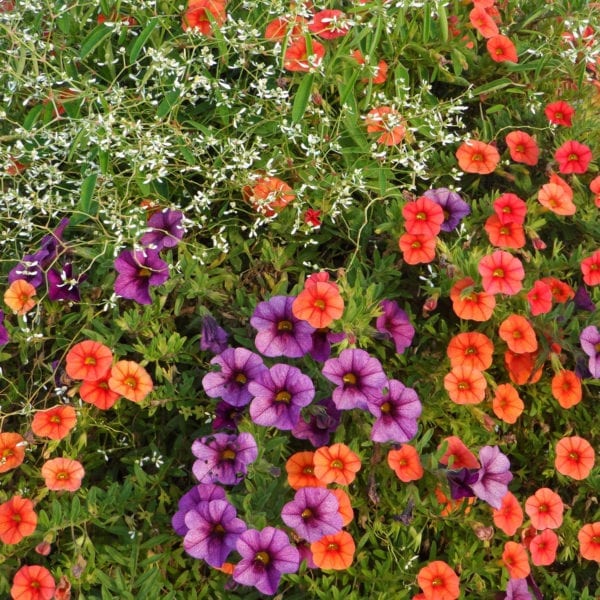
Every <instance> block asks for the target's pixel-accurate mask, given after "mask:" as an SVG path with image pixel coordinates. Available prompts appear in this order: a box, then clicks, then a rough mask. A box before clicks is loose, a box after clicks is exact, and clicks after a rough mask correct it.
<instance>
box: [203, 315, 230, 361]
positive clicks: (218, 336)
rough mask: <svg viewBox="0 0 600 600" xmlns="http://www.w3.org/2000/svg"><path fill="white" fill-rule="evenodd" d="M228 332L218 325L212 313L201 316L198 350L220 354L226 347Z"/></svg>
mask: <svg viewBox="0 0 600 600" xmlns="http://www.w3.org/2000/svg"><path fill="white" fill-rule="evenodd" d="M228 339H229V334H228V333H227V332H226V331H225V330H224V329H223V328H222V327H220V326H219V324H218V323H217V321H216V320H215V318H214V317H213V316H212V315H204V317H202V328H201V330H200V350H204V351H210V352H212V353H213V354H220V353H221V352H223V351H224V350H225V349H226V348H227V340H228Z"/></svg>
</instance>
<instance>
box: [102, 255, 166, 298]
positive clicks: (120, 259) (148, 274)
mask: <svg viewBox="0 0 600 600" xmlns="http://www.w3.org/2000/svg"><path fill="white" fill-rule="evenodd" d="M114 267H115V271H117V273H118V275H117V277H116V279H115V284H114V288H115V293H116V294H117V295H118V296H121V297H122V298H127V299H129V300H134V301H135V302H137V303H138V304H152V297H151V296H150V286H157V285H162V284H163V283H164V282H165V281H167V279H169V265H168V264H167V263H166V262H165V261H164V260H162V259H161V258H160V256H159V254H158V251H157V250H150V249H145V250H135V251H134V250H123V251H122V252H121V253H120V254H119V256H117V258H116V259H115V262H114Z"/></svg>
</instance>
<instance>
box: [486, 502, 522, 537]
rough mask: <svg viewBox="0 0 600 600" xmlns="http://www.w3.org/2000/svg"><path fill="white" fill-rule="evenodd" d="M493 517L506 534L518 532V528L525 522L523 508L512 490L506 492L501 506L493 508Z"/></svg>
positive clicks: (497, 525) (510, 534)
mask: <svg viewBox="0 0 600 600" xmlns="http://www.w3.org/2000/svg"><path fill="white" fill-rule="evenodd" d="M492 518H493V520H494V525H495V526H496V527H498V529H501V530H502V531H503V532H504V533H505V534H506V535H509V536H512V535H515V533H517V529H519V527H521V525H522V524H523V509H522V508H521V505H520V504H519V501H518V500H517V498H516V496H515V495H514V494H513V493H512V492H506V494H504V496H502V504H501V505H500V508H493V509H492Z"/></svg>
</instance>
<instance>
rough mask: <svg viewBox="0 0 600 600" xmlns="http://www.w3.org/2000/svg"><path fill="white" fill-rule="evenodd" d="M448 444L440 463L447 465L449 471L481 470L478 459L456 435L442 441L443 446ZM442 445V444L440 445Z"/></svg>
mask: <svg viewBox="0 0 600 600" xmlns="http://www.w3.org/2000/svg"><path fill="white" fill-rule="evenodd" d="M443 443H447V444H448V447H447V448H446V451H445V452H444V454H443V455H442V457H441V458H440V460H439V462H440V464H442V465H446V466H447V467H448V468H449V469H453V470H458V469H463V468H466V469H479V467H480V466H481V465H480V464H479V461H478V460H477V457H476V456H475V455H474V454H473V453H472V452H471V451H470V450H469V449H468V448H467V446H466V445H465V443H464V442H463V441H462V440H461V439H460V438H459V437H458V436H455V435H451V436H450V437H447V438H445V439H443V440H442V444H443ZM440 445H441V444H440Z"/></svg>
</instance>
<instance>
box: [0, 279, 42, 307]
mask: <svg viewBox="0 0 600 600" xmlns="http://www.w3.org/2000/svg"><path fill="white" fill-rule="evenodd" d="M35 294H36V291H35V287H33V285H31V283H29V282H28V281H25V279H15V280H14V281H13V282H12V283H11V284H10V285H9V286H8V288H7V289H6V291H5V292H4V303H5V304H6V306H8V308H10V309H11V310H12V311H13V312H14V313H16V314H17V315H24V314H27V313H28V312H29V311H30V310H31V309H32V308H33V307H34V306H35V305H36V300H35V299H34V297H35Z"/></svg>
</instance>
